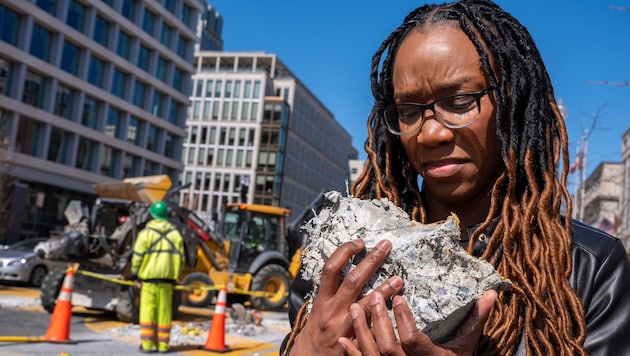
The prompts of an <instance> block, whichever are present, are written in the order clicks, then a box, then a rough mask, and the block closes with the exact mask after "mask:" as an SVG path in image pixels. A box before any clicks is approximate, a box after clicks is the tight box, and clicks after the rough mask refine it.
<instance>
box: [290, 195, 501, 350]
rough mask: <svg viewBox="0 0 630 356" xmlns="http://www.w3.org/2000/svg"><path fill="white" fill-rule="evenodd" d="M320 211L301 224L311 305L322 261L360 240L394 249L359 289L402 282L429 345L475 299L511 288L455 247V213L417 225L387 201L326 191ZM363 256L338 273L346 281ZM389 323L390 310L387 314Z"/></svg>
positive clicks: (448, 331) (450, 327) (461, 316)
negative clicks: (391, 280) (390, 281)
mask: <svg viewBox="0 0 630 356" xmlns="http://www.w3.org/2000/svg"><path fill="white" fill-rule="evenodd" d="M325 199H326V202H325V203H324V206H323V208H322V209H321V210H320V211H319V213H318V214H317V215H316V216H315V217H314V218H313V219H311V220H310V221H308V222H307V223H306V224H305V225H304V226H303V229H305V231H306V233H307V236H308V238H307V244H306V248H305V249H304V253H303V257H302V260H303V267H302V274H303V277H304V279H306V280H312V281H313V284H314V288H313V290H312V292H311V293H310V295H309V297H308V298H310V300H311V301H312V299H313V298H314V297H315V296H316V295H317V292H318V286H319V283H320V277H321V272H322V268H323V265H324V262H325V261H326V260H327V259H328V258H329V257H330V255H331V254H332V253H333V252H334V251H335V249H336V248H337V247H338V246H340V245H341V244H343V243H344V242H347V241H350V240H353V239H357V238H361V239H364V240H365V245H366V250H367V251H369V250H371V249H372V248H373V247H374V246H375V245H376V243H377V242H378V241H380V240H383V239H388V240H390V241H391V242H392V244H393V248H392V251H391V253H390V255H389V257H388V258H387V260H386V261H385V263H384V264H383V266H381V268H380V269H379V270H378V271H377V273H376V274H375V275H374V276H373V277H372V278H371V279H370V281H369V282H368V284H367V285H366V286H365V288H364V290H363V295H366V294H368V293H370V292H371V291H372V290H373V289H374V288H376V287H378V286H379V285H381V284H382V283H383V282H384V281H386V280H387V279H388V278H390V277H392V276H395V275H397V276H400V277H402V278H403V280H404V281H405V287H404V289H403V291H402V293H401V295H402V296H403V297H404V299H405V300H406V301H407V303H409V306H410V308H411V310H412V312H413V313H414V317H415V321H416V326H417V327H418V330H422V331H423V332H424V333H425V334H427V336H429V337H430V338H431V339H432V340H434V341H437V342H440V341H443V340H444V339H445V338H446V337H448V336H449V335H450V334H451V333H452V332H453V331H454V330H455V329H457V327H458V326H459V325H460V323H461V322H462V321H463V320H464V319H465V318H466V317H467V316H468V313H469V312H470V310H471V309H472V307H473V306H474V304H475V302H476V300H477V299H478V298H479V297H481V295H482V294H483V293H484V292H485V291H487V290H489V289H496V290H503V289H507V288H509V286H510V285H511V283H510V282H509V281H508V280H505V279H503V278H501V277H500V276H499V275H498V274H497V273H496V271H495V270H494V268H493V266H492V265H490V264H489V263H488V262H486V261H482V260H480V259H477V258H475V257H473V256H470V255H469V254H468V253H467V252H466V251H465V250H464V248H463V247H462V246H461V245H460V238H459V234H460V228H459V221H458V219H457V217H456V216H455V215H452V216H450V217H448V218H447V219H446V220H444V221H443V222H440V223H436V224H420V223H418V222H416V221H412V220H410V218H409V216H408V214H406V213H405V212H404V211H403V210H402V209H400V208H398V207H396V206H395V205H394V204H393V203H392V202H390V201H388V200H387V199H380V200H379V199H373V200H360V199H357V198H351V197H343V196H342V194H341V193H339V192H336V191H330V192H327V193H326V194H325ZM363 257H365V254H361V256H359V255H357V256H355V258H354V259H353V260H352V261H350V263H348V265H347V266H346V268H345V269H344V271H343V275H344V276H345V275H346V274H347V273H349V272H350V271H351V270H352V269H353V268H354V267H355V266H356V265H357V264H358V263H359V262H360V260H361V258H363ZM390 316H391V318H392V322H393V323H394V325H395V319H394V316H393V313H391V312H390Z"/></svg>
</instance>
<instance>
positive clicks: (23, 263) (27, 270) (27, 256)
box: [0, 238, 51, 287]
mask: <svg viewBox="0 0 630 356" xmlns="http://www.w3.org/2000/svg"><path fill="white" fill-rule="evenodd" d="M46 240H47V239H44V238H34V239H28V240H22V241H19V242H16V243H14V244H12V245H9V246H8V247H7V248H5V249H0V281H14V282H26V283H29V284H31V285H33V286H35V287H39V286H40V285H41V284H42V281H43V280H44V277H46V274H47V273H48V270H49V268H51V264H50V262H49V261H46V260H43V259H41V258H39V257H37V255H36V254H35V252H34V248H35V245H37V244H38V243H39V242H41V241H46Z"/></svg>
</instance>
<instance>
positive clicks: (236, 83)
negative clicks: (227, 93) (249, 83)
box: [234, 80, 241, 98]
mask: <svg viewBox="0 0 630 356" xmlns="http://www.w3.org/2000/svg"><path fill="white" fill-rule="evenodd" d="M234 97H235V98H240V97H241V81H240V80H236V81H234Z"/></svg>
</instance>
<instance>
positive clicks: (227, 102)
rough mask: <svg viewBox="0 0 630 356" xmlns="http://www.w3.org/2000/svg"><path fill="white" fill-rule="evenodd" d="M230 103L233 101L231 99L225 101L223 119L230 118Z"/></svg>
mask: <svg viewBox="0 0 630 356" xmlns="http://www.w3.org/2000/svg"><path fill="white" fill-rule="evenodd" d="M230 104H231V103H230V102H229V101H224V102H223V114H222V115H221V120H227V119H228V114H229V113H230Z"/></svg>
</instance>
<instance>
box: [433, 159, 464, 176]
mask: <svg viewBox="0 0 630 356" xmlns="http://www.w3.org/2000/svg"><path fill="white" fill-rule="evenodd" d="M462 164H463V163H462V162H459V161H443V162H433V163H427V164H425V168H426V174H427V175H428V176H431V177H434V178H444V177H450V176H452V175H454V174H455V173H457V172H458V171H459V170H460V169H461V166H462Z"/></svg>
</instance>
